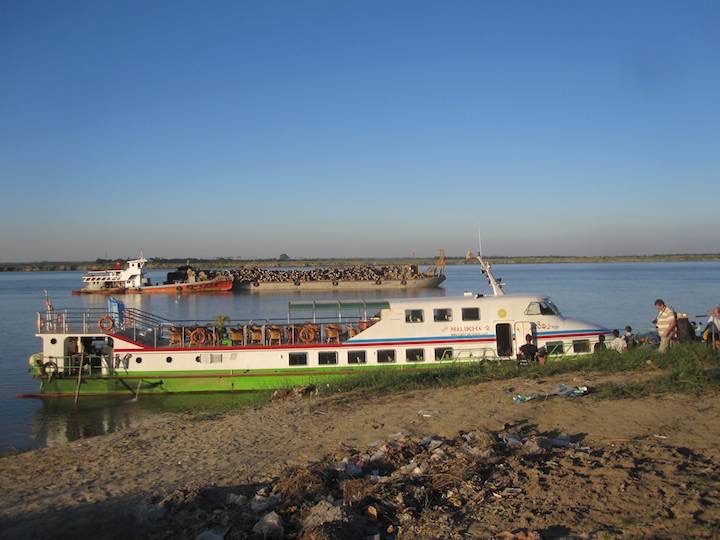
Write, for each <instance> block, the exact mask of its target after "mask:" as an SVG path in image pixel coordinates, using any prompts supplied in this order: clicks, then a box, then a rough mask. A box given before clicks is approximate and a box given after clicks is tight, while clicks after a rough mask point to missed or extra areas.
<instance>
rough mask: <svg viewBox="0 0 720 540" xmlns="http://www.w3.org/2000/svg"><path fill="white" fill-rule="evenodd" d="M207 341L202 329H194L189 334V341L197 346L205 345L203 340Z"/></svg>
mask: <svg viewBox="0 0 720 540" xmlns="http://www.w3.org/2000/svg"><path fill="white" fill-rule="evenodd" d="M206 339H207V334H206V333H205V330H203V329H202V328H196V329H195V330H193V331H192V332H190V341H192V342H193V343H197V344H198V345H202V344H203V343H205V340H206Z"/></svg>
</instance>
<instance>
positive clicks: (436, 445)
mask: <svg viewBox="0 0 720 540" xmlns="http://www.w3.org/2000/svg"><path fill="white" fill-rule="evenodd" d="M444 443H445V441H443V440H438V439H435V440H432V441H430V443H429V444H428V451H430V452H432V451H433V450H435V449H436V448H440V447H441V446H442V445H443V444H444Z"/></svg>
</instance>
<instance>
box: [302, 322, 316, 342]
mask: <svg viewBox="0 0 720 540" xmlns="http://www.w3.org/2000/svg"><path fill="white" fill-rule="evenodd" d="M300 341H302V342H303V343H310V342H312V341H315V329H314V328H313V327H312V326H303V327H302V329H301V330H300Z"/></svg>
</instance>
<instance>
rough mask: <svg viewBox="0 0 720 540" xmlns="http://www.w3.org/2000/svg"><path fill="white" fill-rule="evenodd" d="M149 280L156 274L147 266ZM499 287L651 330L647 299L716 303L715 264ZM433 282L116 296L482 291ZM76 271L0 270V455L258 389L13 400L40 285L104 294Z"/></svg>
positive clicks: (238, 301)
mask: <svg viewBox="0 0 720 540" xmlns="http://www.w3.org/2000/svg"><path fill="white" fill-rule="evenodd" d="M149 274H150V277H151V279H152V281H153V282H156V281H161V280H162V279H163V278H164V274H165V272H163V271H151V272H150V273H149ZM495 274H496V276H497V277H501V278H502V280H503V283H504V284H505V291H506V292H508V293H516V292H517V293H537V294H546V295H549V296H551V297H552V298H553V300H554V301H555V303H556V304H557V305H558V307H559V308H560V310H561V311H562V312H563V314H564V315H566V316H569V317H574V318H582V319H586V320H589V321H593V322H597V323H600V324H602V325H604V326H606V327H608V328H622V327H624V326H625V325H628V324H629V325H631V326H632V327H633V328H634V329H636V330H638V331H640V332H642V331H650V330H651V329H652V326H651V321H652V319H653V318H654V317H655V309H654V307H653V302H654V300H655V299H656V298H658V297H660V298H663V299H664V300H665V301H666V303H668V304H669V305H672V306H673V307H674V308H675V309H676V310H677V311H682V312H686V313H688V314H689V315H704V314H705V313H706V312H707V311H708V310H709V309H710V308H711V307H713V306H714V305H717V304H719V303H720V262H677V263H608V264H536V265H498V266H496V267H495ZM446 275H447V280H446V281H445V283H443V285H442V286H441V287H439V288H434V289H420V290H416V291H411V292H407V293H406V292H402V291H395V292H391V291H388V292H382V293H380V292H367V291H366V292H362V293H343V294H337V293H292V294H285V293H264V294H252V293H236V294H217V295H194V296H192V295H191V296H182V297H176V296H172V295H169V296H165V295H157V296H147V297H143V296H142V295H131V296H126V297H123V298H122V299H123V301H124V302H125V303H126V304H127V305H131V306H134V307H138V308H140V309H143V310H145V311H149V312H151V313H154V314H157V315H160V316H163V317H166V318H169V319H175V320H177V319H186V320H187V319H205V320H212V319H213V318H214V317H215V316H216V315H219V314H225V315H228V316H230V317H231V318H232V319H253V318H254V319H270V318H282V317H285V316H286V315H287V305H288V302H289V301H297V300H329V299H335V298H338V297H341V298H345V299H365V300H377V299H381V298H388V297H393V296H395V297H397V296H403V297H405V296H453V295H461V294H462V293H463V292H465V291H475V292H484V293H486V294H489V291H488V287H487V284H486V283H485V281H484V279H483V278H482V276H481V275H480V272H479V269H478V267H477V265H459V266H449V267H448V268H447V269H446ZM80 276H81V273H80V272H36V273H32V272H17V273H15V272H10V273H0V346H1V347H0V454H2V453H6V452H8V451H13V450H27V449H30V448H36V447H41V446H45V445H54V444H61V443H63V442H66V441H68V440H74V439H77V438H80V437H89V436H93V435H98V434H103V433H108V432H111V431H115V430H118V429H121V428H125V427H130V426H133V425H137V424H138V423H139V422H142V421H144V420H146V419H148V418H151V417H152V415H154V414H157V413H158V412H165V411H188V412H193V413H198V414H214V413H216V412H223V411H226V410H230V409H236V408H239V407H243V406H247V405H248V404H251V403H255V402H257V401H258V400H261V399H264V398H265V396H264V395H254V394H212V395H197V394H194V395H184V396H183V395H177V396H140V399H139V400H138V401H132V400H130V399H127V398H101V397H100V398H99V397H81V399H80V403H79V404H78V406H75V404H74V403H73V400H72V399H67V398H64V399H45V400H36V399H19V398H16V397H15V396H16V395H17V394H21V393H30V392H35V391H37V389H38V382H37V381H35V380H33V379H31V378H30V376H29V374H28V372H27V365H28V364H27V359H28V357H29V356H30V355H31V354H33V353H35V352H38V350H39V347H40V341H39V340H38V339H37V338H36V337H35V336H34V329H35V313H36V312H37V311H39V310H42V309H43V290H47V291H48V293H49V294H50V298H51V301H52V303H53V305H54V306H55V308H56V309H59V308H64V307H82V306H94V307H103V306H105V303H106V298H103V297H100V296H71V295H70V291H71V290H72V289H75V288H78V287H79V286H80Z"/></svg>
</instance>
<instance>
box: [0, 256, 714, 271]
mask: <svg viewBox="0 0 720 540" xmlns="http://www.w3.org/2000/svg"><path fill="white" fill-rule="evenodd" d="M486 258H487V259H488V260H489V261H490V262H491V263H492V264H560V263H628V262H692V261H720V253H700V254H667V255H615V256H604V257H579V256H560V255H557V256H554V255H549V256H524V257H486ZM113 263H114V260H105V259H98V260H96V261H38V262H17V263H0V272H54V271H59V272H62V271H87V270H101V269H105V268H112V265H113ZM187 263H189V264H191V265H192V266H195V267H197V268H204V269H224V268H237V267H241V266H261V267H267V266H295V267H298V266H299V267H303V266H307V267H315V266H323V267H331V266H352V265H372V266H382V265H389V264H419V265H434V264H436V260H435V259H434V258H429V257H419V258H410V257H395V258H378V257H366V258H336V259H334V258H322V259H282V260H281V259H225V258H218V259H196V258H189V259H188V258H184V259H161V258H158V259H149V260H148V263H147V266H146V268H148V269H172V268H176V267H178V266H182V265H184V264H187ZM445 264H447V265H457V264H468V263H467V262H466V261H465V258H464V257H446V259H445ZM470 264H472V263H470Z"/></svg>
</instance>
